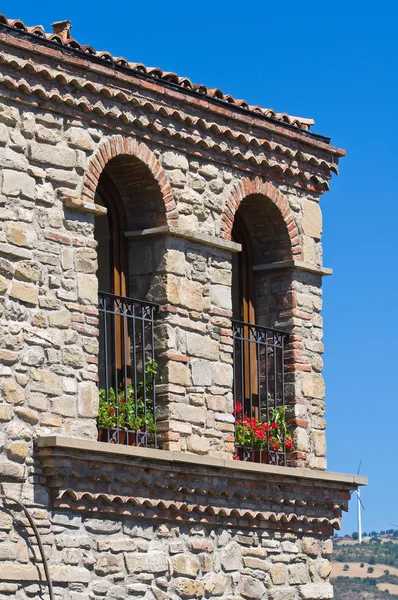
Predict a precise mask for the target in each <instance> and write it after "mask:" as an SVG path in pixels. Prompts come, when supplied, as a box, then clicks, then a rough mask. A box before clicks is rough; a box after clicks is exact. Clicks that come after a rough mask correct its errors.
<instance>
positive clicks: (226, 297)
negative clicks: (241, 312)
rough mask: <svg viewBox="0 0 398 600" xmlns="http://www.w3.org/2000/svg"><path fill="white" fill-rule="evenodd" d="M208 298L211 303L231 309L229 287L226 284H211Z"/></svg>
mask: <svg viewBox="0 0 398 600" xmlns="http://www.w3.org/2000/svg"><path fill="white" fill-rule="evenodd" d="M210 300H211V302H212V304H214V305H215V306H218V307H220V308H224V309H227V310H231V309H232V295H231V288H230V287H229V286H226V285H217V284H213V285H212V286H211V288H210Z"/></svg>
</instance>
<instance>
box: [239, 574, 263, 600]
mask: <svg viewBox="0 0 398 600" xmlns="http://www.w3.org/2000/svg"><path fill="white" fill-rule="evenodd" d="M240 593H241V594H242V596H243V597H244V598H253V599H256V600H260V599H261V598H263V597H264V595H265V586H264V584H263V583H262V582H261V581H259V580H258V579H256V578H254V577H251V576H250V575H243V576H242V579H241V583H240Z"/></svg>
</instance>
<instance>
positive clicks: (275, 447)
mask: <svg viewBox="0 0 398 600" xmlns="http://www.w3.org/2000/svg"><path fill="white" fill-rule="evenodd" d="M272 447H273V449H274V450H278V442H274V444H273V446H272Z"/></svg>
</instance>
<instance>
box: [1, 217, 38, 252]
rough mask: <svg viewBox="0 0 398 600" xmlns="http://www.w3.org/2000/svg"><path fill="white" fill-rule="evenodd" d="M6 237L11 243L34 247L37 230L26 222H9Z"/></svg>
mask: <svg viewBox="0 0 398 600" xmlns="http://www.w3.org/2000/svg"><path fill="white" fill-rule="evenodd" d="M6 238H7V241H8V242H9V243H10V244H14V245H15V246H23V247H25V248H34V247H35V246H36V239H37V235H36V231H35V230H34V228H33V227H32V226H31V225H26V223H15V222H11V223H10V222H9V223H7V226H6Z"/></svg>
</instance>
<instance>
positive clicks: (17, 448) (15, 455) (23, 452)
mask: <svg viewBox="0 0 398 600" xmlns="http://www.w3.org/2000/svg"><path fill="white" fill-rule="evenodd" d="M28 454H29V447H28V445H27V444H25V442H13V443H12V444H10V445H9V446H8V448H7V457H8V458H9V459H10V460H14V461H15V462H20V463H23V462H24V461H25V458H26V457H27V456H28Z"/></svg>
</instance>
